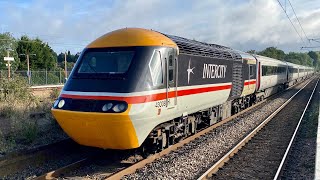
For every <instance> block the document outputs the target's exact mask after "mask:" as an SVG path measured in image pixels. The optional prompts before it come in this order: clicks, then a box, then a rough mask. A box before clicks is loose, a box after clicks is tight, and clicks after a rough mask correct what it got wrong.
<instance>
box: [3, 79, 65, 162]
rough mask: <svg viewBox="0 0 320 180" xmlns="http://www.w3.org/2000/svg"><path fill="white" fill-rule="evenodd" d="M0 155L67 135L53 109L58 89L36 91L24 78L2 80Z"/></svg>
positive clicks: (47, 142)
mask: <svg viewBox="0 0 320 180" xmlns="http://www.w3.org/2000/svg"><path fill="white" fill-rule="evenodd" d="M0 89H1V91H0V123H1V126H0V157H2V156H6V155H8V154H11V153H17V152H19V151H25V150H27V149H32V148H35V147H38V146H42V145H45V144H50V143H53V142H57V141H59V140H61V139H64V138H66V137H67V136H66V135H65V134H64V133H63V131H62V130H61V128H60V127H59V126H58V124H57V123H56V122H55V120H54V118H53V117H52V115H51V112H50V109H51V107H52V102H53V101H54V99H55V98H57V96H58V95H59V89H50V90H47V89H45V90H43V91H41V90H39V89H37V90H35V89H33V88H30V86H29V85H28V84H27V83H26V81H25V80H24V79H23V78H20V77H16V78H15V79H11V80H8V79H0Z"/></svg>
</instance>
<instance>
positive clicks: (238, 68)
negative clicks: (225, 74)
mask: <svg viewBox="0 0 320 180" xmlns="http://www.w3.org/2000/svg"><path fill="white" fill-rule="evenodd" d="M242 88H243V82H242V64H241V63H239V62H234V63H233V69H232V89H231V97H236V96H240V95H241V93H242Z"/></svg>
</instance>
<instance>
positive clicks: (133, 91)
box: [52, 28, 288, 149]
mask: <svg viewBox="0 0 320 180" xmlns="http://www.w3.org/2000/svg"><path fill="white" fill-rule="evenodd" d="M287 69H288V65H287V64H286V63H284V62H281V61H277V60H274V59H271V58H266V57H262V56H257V55H250V54H247V53H243V52H239V51H236V50H233V49H231V48H228V47H224V46H220V45H215V44H208V43H203V42H198V41H194V40H189V39H186V38H182V37H178V36H172V35H167V34H163V33H160V32H156V31H152V30H146V29H140V28H124V29H119V30H116V31H113V32H110V33H107V34H105V35H103V36H101V37H100V38H98V39H96V40H95V41H93V42H92V43H90V44H89V45H88V46H87V47H86V48H85V49H84V50H83V51H82V53H81V55H80V57H79V59H78V61H77V63H76V65H75V67H74V68H73V70H72V72H71V74H70V77H69V79H68V81H67V83H66V84H65V86H64V88H63V90H62V91H61V94H60V96H59V98H58V100H56V101H55V103H54V105H53V108H52V113H53V115H54V117H55V118H56V120H57V121H58V123H59V124H60V126H61V127H62V128H63V130H64V131H65V132H66V133H67V134H68V135H69V136H70V137H71V138H72V139H74V140H75V141H76V142H78V143H79V144H82V145H86V146H94V147H101V148H105V149H133V148H138V147H140V146H142V145H143V146H148V147H151V146H152V147H156V148H157V149H163V148H166V147H168V146H169V145H172V144H174V143H175V142H177V141H179V140H180V139H183V138H185V137H187V136H189V135H191V134H194V133H196V131H197V129H199V127H202V126H209V125H212V124H214V123H216V122H217V121H219V120H221V119H224V118H226V117H229V116H231V115H232V114H234V113H237V112H239V111H240V110H242V109H244V108H246V107H248V106H250V105H251V104H253V103H255V102H257V101H258V100H260V99H261V98H264V97H265V96H268V95H269V94H271V93H272V92H274V91H278V90H279V89H283V87H284V86H285V85H286V84H287V83H288V75H287Z"/></svg>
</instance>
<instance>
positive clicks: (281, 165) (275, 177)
mask: <svg viewBox="0 0 320 180" xmlns="http://www.w3.org/2000/svg"><path fill="white" fill-rule="evenodd" d="M318 82H319V79H318V81H317V83H316V85H315V87H314V88H313V91H312V93H311V96H310V98H309V100H308V102H307V105H306V107H305V108H304V110H303V113H302V115H301V117H300V119H299V123H298V125H297V127H296V129H295V131H294V133H293V135H292V138H291V140H290V143H289V145H288V147H287V149H286V152H285V154H284V156H283V158H282V160H281V163H280V165H279V167H278V170H277V173H276V174H275V176H274V178H273V179H274V180H277V179H278V178H279V175H280V172H281V171H282V168H283V165H284V162H285V161H286V159H287V156H288V153H289V151H290V149H291V146H292V143H293V141H294V139H295V137H296V134H297V132H298V129H299V127H300V124H301V121H302V119H303V117H304V114H305V113H306V111H307V109H308V107H309V104H310V102H311V99H312V97H313V94H314V91H315V90H316V88H317V85H318Z"/></svg>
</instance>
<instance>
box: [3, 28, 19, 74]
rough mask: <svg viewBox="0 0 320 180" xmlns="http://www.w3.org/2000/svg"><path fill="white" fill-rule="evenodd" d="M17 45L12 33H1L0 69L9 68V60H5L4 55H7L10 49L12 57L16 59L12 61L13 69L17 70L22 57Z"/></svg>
mask: <svg viewBox="0 0 320 180" xmlns="http://www.w3.org/2000/svg"><path fill="white" fill-rule="evenodd" d="M17 46H18V44H17V41H16V40H15V38H14V37H13V36H12V35H11V34H10V33H8V32H7V33H3V34H1V33H0V69H7V66H6V63H7V62H5V61H4V60H3V57H5V56H7V50H8V49H10V51H9V53H10V54H9V55H10V57H13V58H14V61H13V62H11V70H12V71H15V70H16V69H17V68H18V66H19V64H20V59H19V56H18V54H17Z"/></svg>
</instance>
